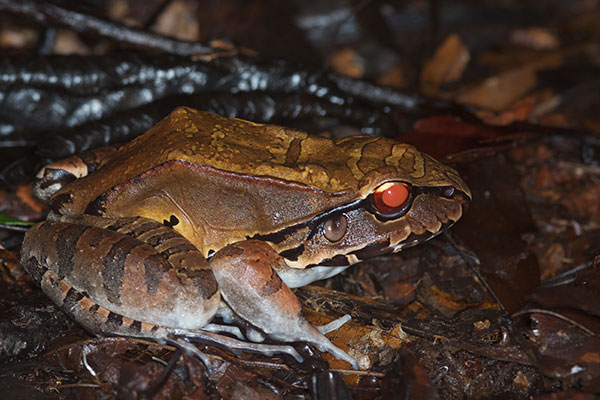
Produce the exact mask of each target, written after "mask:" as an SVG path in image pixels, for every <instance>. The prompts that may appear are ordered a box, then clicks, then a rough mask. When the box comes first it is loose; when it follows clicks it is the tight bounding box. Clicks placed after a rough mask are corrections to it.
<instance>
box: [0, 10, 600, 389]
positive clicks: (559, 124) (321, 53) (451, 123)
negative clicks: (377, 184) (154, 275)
mask: <svg viewBox="0 0 600 400" xmlns="http://www.w3.org/2000/svg"><path fill="white" fill-rule="evenodd" d="M496 3H497V2H488V1H482V2H461V1H453V2H443V3H442V2H436V1H428V2H421V1H410V2H405V3H402V4H400V3H384V2H377V1H373V2H352V1H341V2H324V3H323V2H300V3H298V4H296V5H294V6H292V5H290V4H291V3H287V2H282V4H280V2H275V1H253V2H233V1H225V2H219V3H217V4H216V5H215V4H213V2H205V1H192V0H172V1H144V2H141V1H138V0H128V1H124V2H117V1H110V0H107V1H89V2H87V1H86V2H60V3H59V2H56V3H54V2H44V1H36V0H27V1H21V2H11V1H8V0H0V21H1V22H2V23H0V46H1V48H2V54H3V55H2V57H0V144H2V147H3V148H2V149H0V151H1V152H2V154H3V155H4V158H3V162H2V165H1V166H0V167H1V170H2V172H1V174H0V178H1V179H2V182H3V184H4V190H3V191H2V192H1V193H0V198H1V199H2V201H1V202H0V206H1V207H2V209H1V210H0V211H1V212H2V213H4V214H8V215H11V216H13V217H17V218H19V219H21V220H31V221H35V220H40V219H42V218H43V216H44V215H45V213H46V212H47V209H46V208H45V206H44V205H43V204H41V203H39V202H37V201H36V200H35V199H33V198H32V197H31V193H30V189H29V186H28V182H30V179H31V176H32V174H33V173H34V171H35V170H36V168H38V167H39V166H40V165H41V164H43V163H44V162H46V161H48V160H55V159H59V158H61V157H64V156H66V155H69V154H73V153H76V152H80V151H84V150H87V149H90V148H94V147H99V146H102V145H105V144H108V143H120V142H123V141H126V140H128V139H130V138H131V137H135V136H136V135H138V134H139V133H141V132H143V131H145V130H146V129H148V128H149V127H150V126H152V125H153V124H154V123H155V122H156V121H158V120H159V119H161V118H162V117H163V116H164V115H166V114H167V113H168V112H169V111H170V110H172V109H173V108H174V107H175V106H177V105H189V106H193V107H196V108H201V109H206V110H210V111H214V112H218V113H221V114H223V115H226V116H238V117H242V118H247V119H252V120H256V121H261V122H271V123H279V124H284V125H289V126H293V127H298V128H302V129H306V130H309V131H311V132H313V133H315V134H323V135H328V136H334V137H337V136H340V135H346V134H356V133H364V134H370V135H386V136H392V137H396V138H398V139H399V140H401V141H404V142H409V143H412V144H414V145H415V146H417V147H418V148H419V149H420V150H421V151H423V152H426V153H429V154H431V155H433V156H435V157H436V158H438V159H441V160H443V161H444V162H446V163H450V164H451V165H452V166H454V167H455V168H457V169H458V170H459V171H460V173H461V175H462V176H463V177H464V178H465V180H466V181H467V183H468V184H469V186H470V188H471V190H472V191H473V195H474V201H473V202H472V204H471V207H470V209H469V211H468V213H467V214H466V215H465V216H464V217H463V219H462V220H461V221H460V222H459V223H458V224H457V225H456V226H455V227H453V228H452V229H451V230H450V232H449V233H448V234H445V235H443V236H441V237H438V238H436V239H434V240H432V241H430V242H428V243H427V244H425V245H423V246H419V247H416V248H412V249H409V250H407V251H404V252H402V253H399V254H397V255H394V256H382V257H379V258H376V259H372V260H369V261H368V262H367V263H363V264H360V265H357V266H355V267H353V268H351V269H349V270H347V271H346V272H345V273H344V274H343V275H341V276H337V277H334V278H332V279H329V280H327V281H325V282H321V283H320V284H319V285H313V286H309V287H305V288H300V289H297V295H298V297H300V299H301V300H302V302H303V304H304V306H305V311H306V314H307V317H308V319H309V321H310V322H312V323H314V324H322V323H326V322H328V321H330V320H332V319H334V318H336V317H338V316H340V315H343V314H345V313H349V314H351V315H352V317H353V319H352V321H350V322H349V323H348V324H346V325H344V326H343V327H342V328H341V329H340V330H338V331H336V332H334V333H332V334H331V335H329V336H330V338H331V339H332V340H333V342H334V343H335V344H336V345H339V346H345V345H347V346H348V348H349V349H350V352H351V353H352V355H353V356H354V357H355V358H356V359H357V360H359V363H360V364H361V366H362V367H363V369H362V370H360V371H350V370H344V369H340V368H342V367H343V364H341V362H338V361H337V360H334V359H333V358H331V357H329V356H328V355H322V354H318V353H317V352H316V351H315V350H314V349H312V348H310V347H308V346H303V345H302V344H298V346H297V348H298V351H300V352H302V354H303V355H304V356H305V358H306V359H307V360H308V362H305V363H303V364H298V363H296V362H295V361H294V360H292V359H289V358H285V357H272V358H267V357H261V356H257V355H252V354H240V355H238V354H233V353H231V352H229V351H227V350H225V349H219V348H215V347H211V346H202V347H203V348H202V350H203V351H205V352H206V353H207V354H209V355H210V357H211V358H212V359H213V360H214V362H215V365H217V368H215V371H214V372H213V373H212V374H206V371H205V368H204V366H203V365H202V364H201V363H199V362H198V361H197V360H195V359H192V358H190V357H188V356H186V355H182V354H181V353H180V352H178V351H176V350H175V349H173V348H170V347H168V346H160V345H158V344H156V343H153V342H146V341H142V340H131V339H126V338H92V337H90V336H89V335H88V334H87V333H85V332H84V331H83V330H82V329H81V328H80V327H78V326H77V325H76V324H75V323H73V322H72V321H70V320H69V319H68V318H67V317H66V316H65V315H63V314H62V312H60V310H58V309H57V308H56V307H55V306H54V305H52V304H51V303H50V302H49V300H47V299H46V298H45V297H44V296H43V294H42V293H41V292H40V291H39V290H38V289H37V288H35V287H34V286H33V285H32V284H31V282H30V281H29V279H28V277H27V276H26V275H25V274H24V272H23V271H22V269H21V268H20V266H19V265H18V263H17V260H18V254H17V253H16V252H17V251H18V249H19V245H20V240H21V238H22V234H20V233H18V232H15V229H12V230H3V231H2V233H1V235H2V236H1V237H2V245H3V246H4V247H5V248H6V249H7V250H6V251H4V252H3V258H2V259H3V268H2V269H1V271H0V273H1V277H2V279H1V280H0V281H1V282H2V283H1V285H2V288H3V290H2V293H1V295H0V304H1V305H2V306H1V307H0V309H1V310H2V312H1V317H2V318H0V363H1V364H0V397H2V398H4V397H6V398H84V399H110V398H150V397H152V396H154V397H152V398H156V399H159V398H189V399H204V398H218V397H222V398H232V399H233V398H311V397H312V398H318V399H325V398H338V399H345V398H353V399H363V398H364V399H372V398H385V399H387V398H414V399H421V398H433V399H435V398H442V399H453V398H531V397H533V398H540V399H543V398H560V399H563V398H564V399H568V398H593V396H594V393H595V394H598V393H600V309H599V307H600V306H599V305H600V245H599V244H600V236H599V232H600V180H599V176H600V166H599V156H598V154H599V151H600V139H599V133H600V121H599V119H598V116H599V115H600V114H598V112H597V110H598V107H599V106H600V104H599V102H598V100H599V99H598V94H597V93H598V71H599V68H600V66H599V64H598V63H599V60H600V56H599V53H598V48H600V47H599V46H598V44H599V41H600V30H599V28H598V26H597V18H598V16H599V13H600V7H598V5H597V4H596V2H560V1H558V2H557V1H549V0H548V1H543V2H518V1H505V2H502V4H501V5H499V4H496ZM339 16H341V17H339ZM451 16H452V17H451ZM173 21H176V22H173ZM320 21H326V23H325V24H323V23H321V22H320ZM174 38H177V39H174ZM223 38H227V39H230V41H225V40H220V39H223ZM218 39H219V40H218ZM291 43H293V45H290V44H291ZM65 53H69V54H71V55H64V54H65Z"/></svg>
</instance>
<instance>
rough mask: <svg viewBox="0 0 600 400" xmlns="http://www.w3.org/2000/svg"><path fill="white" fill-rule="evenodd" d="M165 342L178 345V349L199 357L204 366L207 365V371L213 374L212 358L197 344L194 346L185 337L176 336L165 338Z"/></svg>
mask: <svg viewBox="0 0 600 400" xmlns="http://www.w3.org/2000/svg"><path fill="white" fill-rule="evenodd" d="M165 342H167V343H168V344H171V345H173V346H175V347H177V348H178V349H181V350H183V351H185V352H186V353H187V354H188V355H190V356H192V357H196V358H197V359H199V360H200V361H202V364H204V366H205V367H206V372H208V374H212V372H213V366H212V360H211V358H210V357H209V356H207V355H206V354H204V353H203V352H201V351H200V350H198V348H197V347H196V346H194V345H193V344H192V343H189V342H188V341H186V340H185V339H183V338H180V337H174V336H172V337H171V336H170V337H168V338H167V339H166V340H165Z"/></svg>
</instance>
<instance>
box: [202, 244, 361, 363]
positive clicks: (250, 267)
mask: <svg viewBox="0 0 600 400" xmlns="http://www.w3.org/2000/svg"><path fill="white" fill-rule="evenodd" d="M283 264H284V260H283V258H282V257H281V256H279V255H278V254H277V253H276V252H275V251H273V249H272V248H271V247H270V246H269V245H267V244H266V243H264V242H261V241H257V240H246V241H243V242H238V243H234V244H231V245H229V246H227V247H225V248H223V249H221V250H219V251H218V252H217V253H216V254H215V255H214V256H213V258H212V259H211V267H212V270H213V273H214V274H215V278H216V279H217V283H218V284H219V290H220V291H221V295H222V296H223V298H224V299H225V301H226V302H227V304H228V305H229V306H230V307H231V308H232V309H233V311H235V312H236V313H237V314H238V315H239V316H240V317H242V318H243V319H245V320H246V321H248V322H250V323H251V324H252V325H254V326H256V327H258V328H260V329H261V330H262V331H264V332H265V333H266V334H267V335H269V337H271V338H272V339H275V340H280V341H284V342H308V343H312V344H314V345H316V346H317V347H318V348H319V349H320V350H322V351H328V352H330V353H332V354H333V355H335V356H336V357H337V358H339V359H343V360H346V361H348V362H350V363H351V364H352V365H353V366H354V367H356V362H355V361H354V359H353V358H351V357H350V356H348V355H347V354H346V353H345V352H344V351H343V350H341V349H339V348H337V347H336V346H334V345H333V344H332V343H331V342H330V341H329V339H327V338H326V337H325V336H323V334H321V333H320V332H319V331H318V330H317V329H316V328H315V327H314V326H312V325H311V324H310V323H309V322H308V321H306V319H305V318H304V316H303V315H302V306H301V304H300V301H299V300H298V298H297V297H296V295H295V294H294V293H293V292H292V290H291V289H290V288H289V287H288V286H287V285H286V284H285V283H284V282H283V281H282V280H281V278H279V276H278V275H277V273H276V272H275V270H274V268H273V266H277V265H283Z"/></svg>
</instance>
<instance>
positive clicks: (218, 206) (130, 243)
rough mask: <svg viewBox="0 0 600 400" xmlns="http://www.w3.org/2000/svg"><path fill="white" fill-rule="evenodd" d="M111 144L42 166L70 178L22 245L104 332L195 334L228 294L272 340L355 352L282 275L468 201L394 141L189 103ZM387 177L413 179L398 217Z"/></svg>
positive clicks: (367, 252) (426, 223) (408, 237)
mask: <svg viewBox="0 0 600 400" xmlns="http://www.w3.org/2000/svg"><path fill="white" fill-rule="evenodd" d="M105 155H108V156H109V157H108V158H107V159H106V160H105V161H99V160H96V159H95V158H94V157H92V156H89V155H88V156H87V157H83V158H81V159H79V160H81V162H80V163H79V165H78V167H77V168H71V169H70V171H72V175H69V173H68V172H64V166H65V165H69V162H67V163H66V164H65V163H62V164H58V165H51V166H49V167H46V169H44V170H42V171H41V172H40V176H39V177H40V181H39V182H38V185H37V187H38V188H39V190H38V193H40V194H41V195H42V196H48V195H49V194H50V193H51V192H52V191H54V190H56V188H58V187H60V186H64V187H62V189H60V190H59V191H58V192H56V193H55V194H54V195H53V197H52V199H51V204H52V207H53V212H51V214H50V215H49V217H48V221H47V222H44V223H41V224H38V225H36V226H35V227H34V228H32V229H31V230H30V231H29V232H28V233H27V234H26V237H25V241H24V244H23V248H22V262H23V264H24V265H25V267H26V268H27V269H28V271H29V272H30V273H31V274H32V276H33V277H34V278H35V279H36V280H37V281H38V282H40V284H41V286H42V289H43V290H44V291H45V292H46V293H47V294H48V295H49V296H50V297H51V298H52V299H53V300H54V301H55V302H57V303H58V304H59V305H61V306H62V307H63V309H66V311H67V312H68V313H70V314H71V315H72V316H73V317H74V318H75V319H76V320H78V321H79V322H81V323H82V324H83V325H84V326H86V328H88V329H89V330H91V331H93V332H97V333H102V334H124V335H132V336H149V337H154V338H157V339H161V338H164V337H166V336H167V335H169V333H170V332H171V333H172V332H173V330H177V329H179V330H181V329H184V330H197V329H198V328H202V327H203V326H205V325H206V324H207V323H208V322H209V321H210V319H211V318H212V316H213V315H214V314H215V312H216V310H217V308H218V306H219V301H220V296H222V297H223V299H224V300H225V301H226V303H227V304H228V305H229V307H230V308H231V309H233V311H235V313H236V314H237V315H238V316H240V317H241V318H243V319H245V320H247V321H248V322H250V323H251V324H252V325H254V326H256V327H258V328H260V329H261V330H262V331H264V332H265V333H266V334H267V335H268V336H270V337H272V338H274V339H277V340H281V341H288V342H293V341H308V342H311V343H314V344H316V345H317V346H319V347H320V348H321V349H324V350H327V351H329V352H331V353H333V354H334V355H336V356H337V357H338V358H342V359H345V360H347V361H349V362H352V361H353V360H352V358H350V357H349V356H347V355H346V354H345V353H344V352H343V351H341V350H340V349H338V348H337V347H335V346H333V345H332V344H331V343H330V342H329V341H328V340H327V339H326V338H325V337H324V336H323V335H322V334H321V333H319V332H318V331H317V330H316V329H315V328H314V327H312V326H311V325H310V324H308V322H306V320H305V319H304V318H303V317H302V314H301V308H300V304H299V302H298V300H297V299H296V297H295V296H294V294H293V293H292V292H291V290H290V289H289V288H288V286H291V287H295V286H301V285H303V284H306V283H308V282H311V281H313V280H316V279H321V278H322V277H326V276H330V275H331V274H332V273H337V272H339V271H340V270H341V269H342V268H337V269H333V268H332V267H322V266H321V267H314V266H316V265H319V264H325V265H330V266H347V265H350V264H353V263H355V262H358V261H361V260H363V259H365V258H366V257H369V256H372V255H375V254H380V253H383V252H386V251H399V250H400V249H402V248H403V247H407V246H412V245H414V244H416V243H419V242H422V241H424V240H426V239H429V238H431V237H433V236H435V235H436V234H438V233H440V232H441V231H442V230H443V229H444V228H446V227H448V226H450V225H451V224H452V223H454V222H455V221H457V220H458V219H459V218H460V217H461V215H462V212H463V207H464V206H465V205H466V204H467V203H468V201H469V199H470V192H469V189H468V188H467V186H466V185H465V183H464V182H463V181H462V180H461V178H460V177H459V176H458V174H457V173H456V172H455V171H454V170H453V169H451V168H449V167H446V166H444V165H442V164H440V163H438V162H437V161H435V160H433V159H432V158H430V157H428V156H426V155H424V154H422V153H419V152H418V151H416V150H415V149H414V148H413V147H411V146H409V145H406V144H402V143H398V142H396V141H394V140H391V139H386V138H371V137H351V138H346V139H342V140H339V141H335V142H334V141H331V140H328V139H324V138H319V137H315V136H311V135H308V134H307V133H304V132H300V131H296V130H291V129H286V128H282V127H277V126H269V125H260V124H254V123H251V122H247V121H242V120H238V119H228V118H224V117H220V116H218V115H215V114H211V113H205V112H200V111H195V110H192V109H189V108H179V109H177V110H175V111H173V113H171V114H170V115H169V116H168V117H167V118H165V119H164V120H163V121H161V122H160V123H158V124H157V125H156V126H155V127H153V128H152V129H151V130H149V131H148V132H146V133H145V134H144V135H142V136H140V137H138V138H137V139H135V140H133V141H132V142H130V143H129V144H127V145H124V146H123V147H121V148H120V149H118V151H115V152H107V153H105ZM75 160H77V158H75ZM90 160H91V161H90ZM70 164H71V165H77V164H76V163H75V164H74V163H73V161H71V162H70ZM88 167H89V168H88ZM94 169H95V171H94V172H93V173H91V174H89V175H87V176H85V175H86V174H87V173H88V171H91V170H94ZM57 176H58V177H59V179H54V178H55V177H57ZM75 178H79V179H76V180H74V181H73V182H71V183H68V184H65V183H66V182H67V181H68V180H70V179H75ZM386 182H403V183H405V184H407V185H408V186H409V189H410V198H409V200H408V201H407V203H406V206H404V208H403V211H402V213H400V214H398V215H394V216H393V217H390V216H382V215H379V213H378V210H377V209H376V208H374V207H373V206H372V204H373V202H372V196H373V195H372V193H373V192H374V191H375V190H376V189H377V188H378V187H379V186H380V185H382V184H384V183H386ZM49 188H50V189H49ZM340 219H342V220H343V222H345V225H342V226H345V228H346V229H345V231H341V233H342V235H340V237H339V239H337V238H336V239H335V241H333V242H332V241H330V240H328V239H327V235H326V234H324V226H326V224H328V223H331V221H339V220H340ZM155 221H158V222H155ZM328 221H329V222H328ZM336 226H337V225H336ZM329 237H330V239H331V236H329ZM327 268H330V269H331V270H328V269H327ZM275 271H276V272H275ZM278 274H279V275H278ZM279 276H281V277H282V278H283V281H282V280H281V279H280V278H279ZM286 283H287V284H288V285H286ZM353 365H354V366H356V365H355V364H353Z"/></svg>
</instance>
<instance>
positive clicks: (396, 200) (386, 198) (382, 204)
mask: <svg viewBox="0 0 600 400" xmlns="http://www.w3.org/2000/svg"><path fill="white" fill-rule="evenodd" d="M408 195H409V193H408V186H407V185H405V184H403V183H399V182H388V183H384V184H383V185H381V186H379V187H378V188H377V189H376V190H375V193H373V202H374V203H375V207H376V208H377V210H378V211H379V212H381V213H383V214H392V213H394V212H396V211H398V209H400V208H401V207H402V206H403V205H404V203H406V200H408Z"/></svg>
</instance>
